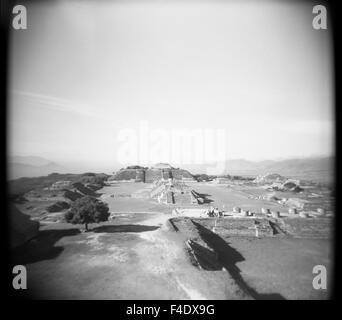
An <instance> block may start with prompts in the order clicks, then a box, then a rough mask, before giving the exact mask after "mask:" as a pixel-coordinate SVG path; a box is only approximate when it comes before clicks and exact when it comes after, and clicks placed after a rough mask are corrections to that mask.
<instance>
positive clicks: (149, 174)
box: [108, 163, 195, 183]
mask: <svg viewBox="0 0 342 320" xmlns="http://www.w3.org/2000/svg"><path fill="white" fill-rule="evenodd" d="M160 179H164V180H165V179H166V180H167V179H175V180H183V181H195V179H194V177H193V175H192V174H191V173H190V172H189V171H186V170H183V169H179V168H173V167H172V166H171V165H169V164H167V163H157V164H155V165H154V166H151V167H150V168H146V167H140V166H128V167H127V168H123V169H121V170H119V171H118V172H116V173H115V174H114V175H113V176H112V177H110V178H109V179H108V180H109V181H132V182H145V183H153V182H154V181H158V180H160Z"/></svg>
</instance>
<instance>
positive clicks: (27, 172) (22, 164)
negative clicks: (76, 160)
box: [8, 156, 67, 180]
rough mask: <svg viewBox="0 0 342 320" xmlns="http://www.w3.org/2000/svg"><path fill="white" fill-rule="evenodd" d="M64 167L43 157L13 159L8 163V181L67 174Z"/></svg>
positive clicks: (17, 157) (18, 157)
mask: <svg viewBox="0 0 342 320" xmlns="http://www.w3.org/2000/svg"><path fill="white" fill-rule="evenodd" d="M66 171H67V169H66V168H64V167H63V166H61V165H59V164H57V163H55V162H53V161H50V160H47V159H44V158H41V157H24V156H15V157H11V158H10V159H9V161H8V179H10V180H12V179H17V178H21V177H39V176H46V175H48V174H50V173H52V172H56V173H65V172H66Z"/></svg>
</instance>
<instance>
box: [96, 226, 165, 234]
mask: <svg viewBox="0 0 342 320" xmlns="http://www.w3.org/2000/svg"><path fill="white" fill-rule="evenodd" d="M158 228H159V226H145V225H141V224H122V225H110V226H100V227H96V228H94V229H92V230H91V231H92V232H108V233H115V232H145V231H153V230H156V229H158Z"/></svg>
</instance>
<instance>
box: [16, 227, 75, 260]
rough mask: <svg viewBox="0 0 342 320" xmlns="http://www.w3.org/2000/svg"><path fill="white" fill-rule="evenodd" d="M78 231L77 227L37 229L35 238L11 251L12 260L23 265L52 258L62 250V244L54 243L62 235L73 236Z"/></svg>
mask: <svg viewBox="0 0 342 320" xmlns="http://www.w3.org/2000/svg"><path fill="white" fill-rule="evenodd" d="M79 233H80V230H79V229H64V230H42V231H39V233H38V235H37V236H36V237H35V238H33V239H32V240H30V241H29V242H27V243H25V244H23V245H22V246H20V247H18V248H15V249H14V250H13V251H12V261H13V263H14V264H24V265H25V264H29V263H34V262H38V261H42V260H49V259H54V258H56V257H57V256H59V255H60V254H61V252H62V251H63V250H64V247H62V246H57V247H56V246H55V243H56V242H57V241H58V240H60V239H61V238H63V237H68V236H75V235H77V234H79Z"/></svg>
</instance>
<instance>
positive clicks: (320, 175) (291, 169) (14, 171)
mask: <svg viewBox="0 0 342 320" xmlns="http://www.w3.org/2000/svg"><path fill="white" fill-rule="evenodd" d="M334 161H335V159H334V158H333V157H312V158H298V159H287V160H265V161H249V160H244V159H234V160H227V161H226V163H225V174H230V175H250V176H256V175H259V174H265V173H279V174H281V175H284V176H288V177H294V178H298V179H310V180H316V181H322V182H331V181H333V178H334V167H333V165H334ZM180 167H181V168H182V169H186V170H189V171H190V172H191V173H193V174H196V173H206V169H207V168H208V167H209V165H185V166H180ZM8 169H9V170H8V171H9V172H8V175H9V177H8V178H9V179H17V178H21V177H38V176H45V175H48V174H50V173H52V172H57V173H71V170H70V168H69V167H68V168H66V167H64V166H63V165H60V164H58V163H55V162H53V161H50V160H47V159H44V158H41V157H31V156H30V157H23V156H20V157H19V156H16V157H11V158H10V159H9V161H8ZM113 169H114V168H113Z"/></svg>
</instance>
